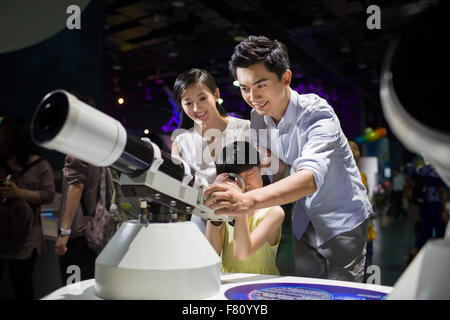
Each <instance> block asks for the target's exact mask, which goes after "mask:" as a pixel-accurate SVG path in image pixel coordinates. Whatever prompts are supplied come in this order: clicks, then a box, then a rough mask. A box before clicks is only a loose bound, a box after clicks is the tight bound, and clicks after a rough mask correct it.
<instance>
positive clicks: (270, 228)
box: [233, 206, 284, 261]
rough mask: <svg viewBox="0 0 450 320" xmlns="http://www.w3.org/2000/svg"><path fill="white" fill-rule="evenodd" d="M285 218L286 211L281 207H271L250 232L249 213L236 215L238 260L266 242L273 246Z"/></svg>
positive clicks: (235, 237)
mask: <svg viewBox="0 0 450 320" xmlns="http://www.w3.org/2000/svg"><path fill="white" fill-rule="evenodd" d="M283 219H284V211H283V209H282V208H281V207H279V206H276V207H273V208H271V209H270V210H269V211H268V212H267V213H266V216H265V217H264V219H263V221H261V223H260V224H259V225H258V227H256V229H255V230H253V232H252V233H250V231H249V228H248V219H247V215H243V216H238V217H236V220H235V224H234V246H233V247H234V252H233V254H234V258H235V259H236V260H239V261H241V260H245V259H248V258H249V257H250V256H251V255H252V254H253V253H255V252H256V251H257V250H258V249H259V248H261V246H262V245H263V244H264V242H267V243H269V245H271V246H273V245H274V244H275V241H276V240H277V237H278V233H279V231H280V227H281V224H282V223H283Z"/></svg>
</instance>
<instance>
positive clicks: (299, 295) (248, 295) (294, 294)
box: [225, 283, 387, 300]
mask: <svg viewBox="0 0 450 320" xmlns="http://www.w3.org/2000/svg"><path fill="white" fill-rule="evenodd" d="M386 295H387V294H386V293H384V292H379V291H373V290H365V289H358V288H351V287H344V286H330V285H323V284H311V283H258V284H249V285H242V286H237V287H233V288H230V289H228V290H227V291H226V292H225V297H226V298H228V299H230V300H382V299H384V298H385V297H386Z"/></svg>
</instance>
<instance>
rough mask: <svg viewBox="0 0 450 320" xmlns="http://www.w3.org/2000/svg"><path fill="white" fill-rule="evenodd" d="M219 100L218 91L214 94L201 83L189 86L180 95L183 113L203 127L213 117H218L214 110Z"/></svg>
mask: <svg viewBox="0 0 450 320" xmlns="http://www.w3.org/2000/svg"><path fill="white" fill-rule="evenodd" d="M218 99H219V89H217V90H216V92H214V93H213V92H211V90H210V89H209V88H208V87H207V86H206V85H204V84H203V83H201V82H196V83H193V84H191V85H190V86H188V87H187V88H186V90H184V92H183V94H182V95H181V106H182V108H183V110H184V112H185V113H186V114H187V116H188V117H189V118H191V119H192V120H193V121H194V122H196V123H198V124H200V125H205V124H206V123H207V122H208V121H209V120H211V119H212V118H214V117H217V116H220V115H219V111H218V110H217V108H216V102H217V100H218Z"/></svg>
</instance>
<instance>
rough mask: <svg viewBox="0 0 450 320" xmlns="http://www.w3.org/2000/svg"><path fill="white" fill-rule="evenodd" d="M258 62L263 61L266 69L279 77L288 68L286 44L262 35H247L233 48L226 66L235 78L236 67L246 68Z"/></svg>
mask: <svg viewBox="0 0 450 320" xmlns="http://www.w3.org/2000/svg"><path fill="white" fill-rule="evenodd" d="M260 62H264V65H265V66H266V68H267V70H269V71H270V72H273V73H275V74H276V75H277V76H278V79H281V77H282V76H283V73H284V72H285V71H286V70H287V69H289V55H288V52H287V48H286V46H285V45H284V44H283V43H281V42H279V41H278V40H271V39H269V38H266V37H264V36H248V37H247V38H245V39H244V40H242V41H241V42H240V43H239V44H238V45H237V46H236V47H235V48H234V51H233V55H232V56H231V59H230V61H229V62H228V67H229V70H230V72H231V74H232V75H233V77H234V78H235V79H237V78H236V69H237V68H248V67H250V66H252V65H254V64H257V63H260Z"/></svg>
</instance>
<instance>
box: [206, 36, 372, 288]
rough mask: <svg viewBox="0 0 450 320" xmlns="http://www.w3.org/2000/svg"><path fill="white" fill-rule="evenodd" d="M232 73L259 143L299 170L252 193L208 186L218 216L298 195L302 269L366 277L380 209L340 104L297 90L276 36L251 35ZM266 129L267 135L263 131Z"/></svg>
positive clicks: (325, 274)
mask: <svg viewBox="0 0 450 320" xmlns="http://www.w3.org/2000/svg"><path fill="white" fill-rule="evenodd" d="M230 71H231V72H232V74H233V76H234V77H235V78H236V79H237V80H238V81H239V86H240V89H241V94H242V97H243V99H244V100H245V101H246V102H247V103H248V104H249V105H250V106H251V107H252V108H253V110H252V113H251V125H252V129H255V130H256V132H257V137H256V141H254V142H255V143H256V144H257V145H258V147H263V148H266V149H269V150H270V151H271V152H272V154H275V155H276V156H277V157H278V158H279V159H281V160H282V162H284V163H286V164H288V165H290V166H291V172H290V173H291V174H290V175H289V176H287V177H285V178H283V179H281V180H279V181H276V182H274V183H273V184H271V185H268V186H266V187H264V188H261V189H257V190H252V191H250V192H246V193H242V192H241V191H240V190H238V189H237V188H233V187H232V186H230V185H226V184H216V185H212V186H210V187H209V188H208V189H207V190H206V191H205V197H208V198H207V200H206V201H205V204H206V205H208V206H209V207H210V208H211V209H213V210H215V213H216V214H229V215H241V214H246V213H248V212H250V211H252V210H255V209H260V208H266V207H270V206H275V205H283V204H286V203H289V202H293V201H296V207H295V212H294V216H293V222H292V227H293V231H294V234H295V236H296V240H295V244H294V249H295V267H296V273H297V275H298V276H306V277H317V278H328V279H337V280H347V281H358V282H361V281H362V277H363V268H364V261H365V246H366V240H367V228H368V217H369V215H370V214H371V212H372V208H371V205H370V202H369V199H368V197H367V194H366V189H365V187H364V185H363V184H362V182H361V176H360V174H359V172H358V168H357V166H356V163H355V160H354V158H353V155H352V152H351V150H350V146H349V144H348V140H347V138H346V137H345V136H344V134H343V132H342V130H341V127H340V123H339V120H338V118H337V116H336V114H335V113H334V111H333V109H332V108H331V107H330V106H329V105H328V103H327V102H326V101H325V100H324V99H321V98H320V97H318V96H317V95H314V94H306V95H300V94H298V93H297V92H295V91H293V90H292V89H291V88H290V81H291V78H292V72H291V70H290V69H289V58H288V55H287V52H286V50H285V47H284V46H283V45H282V44H281V43H280V42H278V41H276V40H270V39H267V38H266V37H262V36H260V37H255V36H249V37H248V38H246V39H245V40H243V41H242V42H241V43H240V44H238V45H237V46H236V48H235V50H234V53H233V55H232V57H231V60H230ZM261 129H266V130H267V131H266V132H267V133H268V136H267V137H261V136H258V133H261V131H259V130H261ZM280 167H281V168H282V167H283V166H280ZM276 175H277V174H275V176H276Z"/></svg>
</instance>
